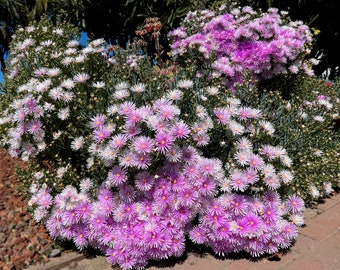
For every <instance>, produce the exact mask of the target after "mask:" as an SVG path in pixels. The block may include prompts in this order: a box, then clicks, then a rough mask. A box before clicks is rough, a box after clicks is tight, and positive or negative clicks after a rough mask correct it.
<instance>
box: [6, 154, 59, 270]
mask: <svg viewBox="0 0 340 270" xmlns="http://www.w3.org/2000/svg"><path fill="white" fill-rule="evenodd" d="M16 162H17V161H16V160H14V159H13V158H11V157H10V156H9V155H8V154H7V152H6V151H5V150H3V149H0V269H1V270H7V269H8V270H20V269H24V268H27V267H28V266H29V265H34V264H41V263H46V262H48V261H49V257H48V255H49V254H50V253H51V252H52V250H53V249H54V248H55V247H54V242H53V241H52V239H50V237H49V235H48V233H47V231H46V229H45V228H44V226H43V225H42V224H38V223H37V222H35V221H34V220H33V218H32V216H31V214H30V213H28V212H27V200H26V199H25V198H23V197H22V196H19V193H18V191H17V190H16V187H17V186H18V180H17V179H16V177H15V175H14V170H15V164H16ZM20 164H21V165H22V166H24V164H23V163H22V162H21V163H20Z"/></svg>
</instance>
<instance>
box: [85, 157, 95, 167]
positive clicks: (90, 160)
mask: <svg viewBox="0 0 340 270" xmlns="http://www.w3.org/2000/svg"><path fill="white" fill-rule="evenodd" d="M93 164H94V160H93V158H88V159H87V160H86V168H88V169H90V168H91V167H92V166H93Z"/></svg>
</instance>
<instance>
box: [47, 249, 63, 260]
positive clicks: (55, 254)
mask: <svg viewBox="0 0 340 270" xmlns="http://www.w3.org/2000/svg"><path fill="white" fill-rule="evenodd" d="M59 256H61V251H60V249H57V248H55V249H52V251H51V253H50V256H49V257H50V258H54V257H59Z"/></svg>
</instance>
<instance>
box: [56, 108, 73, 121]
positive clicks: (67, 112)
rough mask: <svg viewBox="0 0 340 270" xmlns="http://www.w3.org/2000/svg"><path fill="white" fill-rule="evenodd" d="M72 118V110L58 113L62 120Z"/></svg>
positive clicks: (62, 110) (65, 109)
mask: <svg viewBox="0 0 340 270" xmlns="http://www.w3.org/2000/svg"><path fill="white" fill-rule="evenodd" d="M69 116H70V109H69V108H68V107H66V108H63V109H61V110H60V111H59V112H58V117H59V119H61V120H66V119H67V118H68V117H69Z"/></svg>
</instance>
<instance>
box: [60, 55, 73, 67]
mask: <svg viewBox="0 0 340 270" xmlns="http://www.w3.org/2000/svg"><path fill="white" fill-rule="evenodd" d="M73 61H74V58H72V57H65V58H64V59H63V60H62V61H61V62H62V63H63V64H64V65H65V66H69V65H70V64H72V62H73Z"/></svg>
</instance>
